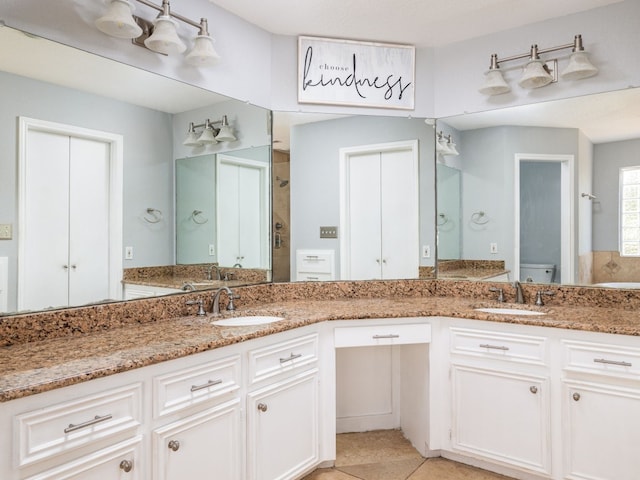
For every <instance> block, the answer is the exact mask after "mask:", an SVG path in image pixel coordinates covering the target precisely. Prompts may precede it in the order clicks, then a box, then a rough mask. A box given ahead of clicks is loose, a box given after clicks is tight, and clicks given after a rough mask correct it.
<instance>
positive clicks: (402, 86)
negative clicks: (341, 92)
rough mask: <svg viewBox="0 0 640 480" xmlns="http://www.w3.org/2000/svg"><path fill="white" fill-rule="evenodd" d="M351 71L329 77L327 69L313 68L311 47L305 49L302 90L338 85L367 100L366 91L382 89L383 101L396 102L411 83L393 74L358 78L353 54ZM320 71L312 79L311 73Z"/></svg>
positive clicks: (355, 59) (355, 58)
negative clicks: (317, 75)
mask: <svg viewBox="0 0 640 480" xmlns="http://www.w3.org/2000/svg"><path fill="white" fill-rule="evenodd" d="M352 63H353V71H352V72H351V73H349V74H348V75H344V76H340V75H333V76H329V75H328V72H327V69H326V68H322V65H321V66H320V67H316V68H313V69H312V67H314V65H313V47H311V46H309V47H307V51H306V52H305V56H304V69H303V78H302V89H303V90H307V89H309V88H311V87H328V86H335V85H339V86H341V87H348V88H353V89H355V91H356V93H357V94H358V96H360V98H367V96H366V94H365V93H366V89H367V88H375V89H377V90H380V89H384V99H385V100H391V99H392V98H394V97H397V99H398V100H402V95H403V93H404V91H405V90H406V89H407V88H409V86H410V85H411V82H404V80H403V78H402V76H401V75H400V76H397V75H394V74H393V73H392V74H390V75H387V78H386V79H384V78H380V77H378V76H376V77H374V78H367V77H364V76H362V77H360V76H359V75H358V68H357V67H358V65H357V57H356V54H355V53H354V54H353V56H352ZM312 70H313V71H315V70H322V73H321V74H320V77H314V75H313V74H312V73H310V72H311V71H312ZM345 70H347V69H345Z"/></svg>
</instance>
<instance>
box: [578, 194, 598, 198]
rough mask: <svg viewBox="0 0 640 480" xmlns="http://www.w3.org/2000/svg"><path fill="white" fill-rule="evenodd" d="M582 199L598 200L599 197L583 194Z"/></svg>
mask: <svg viewBox="0 0 640 480" xmlns="http://www.w3.org/2000/svg"><path fill="white" fill-rule="evenodd" d="M582 197H583V198H586V199H587V200H595V199H596V198H598V197H596V196H595V195H593V194H591V193H583V194H582Z"/></svg>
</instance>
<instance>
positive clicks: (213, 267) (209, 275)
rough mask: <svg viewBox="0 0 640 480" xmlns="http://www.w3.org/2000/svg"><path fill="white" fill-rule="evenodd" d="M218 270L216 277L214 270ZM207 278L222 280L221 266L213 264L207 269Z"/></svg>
mask: <svg viewBox="0 0 640 480" xmlns="http://www.w3.org/2000/svg"><path fill="white" fill-rule="evenodd" d="M214 269H215V271H216V278H215V279H214V278H213V270H214ZM207 280H220V267H218V266H217V265H211V266H209V268H208V269H207Z"/></svg>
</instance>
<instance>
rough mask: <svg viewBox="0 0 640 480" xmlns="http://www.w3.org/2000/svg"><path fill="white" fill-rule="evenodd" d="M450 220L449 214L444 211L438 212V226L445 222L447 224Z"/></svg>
mask: <svg viewBox="0 0 640 480" xmlns="http://www.w3.org/2000/svg"><path fill="white" fill-rule="evenodd" d="M448 221H449V219H448V218H447V216H446V215H445V214H444V213H439V214H438V221H437V222H436V223H437V224H438V226H442V225H444V224H446V223H447V222H448Z"/></svg>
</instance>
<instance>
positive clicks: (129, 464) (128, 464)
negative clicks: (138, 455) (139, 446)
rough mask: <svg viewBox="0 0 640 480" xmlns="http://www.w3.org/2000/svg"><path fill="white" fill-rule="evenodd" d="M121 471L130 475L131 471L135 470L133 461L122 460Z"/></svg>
mask: <svg viewBox="0 0 640 480" xmlns="http://www.w3.org/2000/svg"><path fill="white" fill-rule="evenodd" d="M120 470H122V471H123V472H125V473H129V472H130V471H131V470H133V460H122V461H121V462H120Z"/></svg>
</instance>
